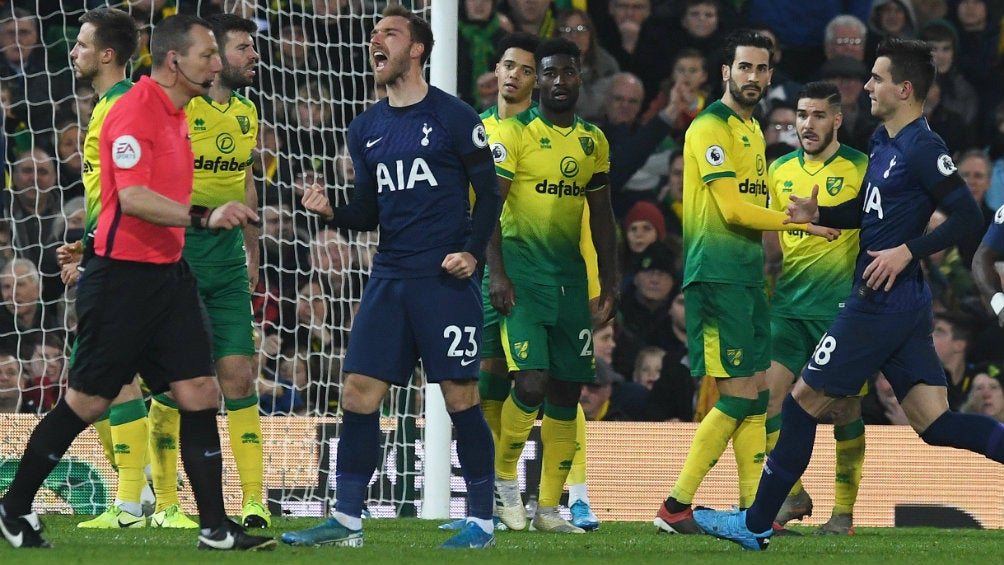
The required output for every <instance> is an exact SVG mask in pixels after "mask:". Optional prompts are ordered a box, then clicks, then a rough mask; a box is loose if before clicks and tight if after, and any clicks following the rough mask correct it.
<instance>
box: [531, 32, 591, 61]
mask: <svg viewBox="0 0 1004 565" xmlns="http://www.w3.org/2000/svg"><path fill="white" fill-rule="evenodd" d="M554 55H568V56H569V57H571V58H573V59H575V60H576V61H579V59H580V58H581V57H582V51H579V46H578V45H576V44H574V43H572V42H571V41H570V40H568V39H565V38H564V37H552V38H551V39H545V40H544V41H542V42H541V43H540V46H538V47H537V50H536V51H534V52H533V56H534V59H536V60H537V66H540V62H541V61H543V60H544V57H551V56H554Z"/></svg>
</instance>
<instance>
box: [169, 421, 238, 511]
mask: <svg viewBox="0 0 1004 565" xmlns="http://www.w3.org/2000/svg"><path fill="white" fill-rule="evenodd" d="M217 413H218V410H216V409H215V408H209V409H206V410H194V411H193V410H179V411H178V414H179V415H180V417H181V424H180V426H179V428H180V429H179V431H178V441H179V446H178V448H179V451H180V453H181V462H182V464H183V465H184V467H185V474H187V475H188V481H189V482H190V483H191V484H192V494H194V495H195V505H196V506H198V508H199V525H200V526H202V527H203V528H206V529H209V530H215V529H216V528H219V527H220V526H221V525H223V521H224V520H226V518H227V513H226V509H225V508H224V506H223V451H222V449H220V431H219V428H217V427H216V414H217Z"/></svg>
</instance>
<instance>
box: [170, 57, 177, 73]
mask: <svg viewBox="0 0 1004 565" xmlns="http://www.w3.org/2000/svg"><path fill="white" fill-rule="evenodd" d="M171 62H172V63H174V70H178V56H177V55H175V56H174V58H172V59H171Z"/></svg>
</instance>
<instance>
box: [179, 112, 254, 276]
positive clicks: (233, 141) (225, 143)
mask: <svg viewBox="0 0 1004 565" xmlns="http://www.w3.org/2000/svg"><path fill="white" fill-rule="evenodd" d="M185 115H187V116H188V131H189V135H190V136H191V138H192V152H193V153H194V154H195V177H194V184H193V187H192V204H193V205H197V206H205V207H207V208H216V207H217V206H221V205H223V204H225V203H227V202H230V201H237V202H244V197H245V194H244V193H245V189H246V185H245V179H246V175H247V174H248V172H249V171H250V167H251V163H252V162H253V161H254V155H253V152H254V148H255V144H256V143H257V140H258V110H257V109H256V108H255V105H254V103H253V102H251V101H250V100H248V99H247V98H244V97H243V96H241V95H239V94H237V93H231V94H230V98H229V99H228V100H227V102H226V103H224V104H218V103H216V102H214V101H213V99H212V98H210V97H208V96H199V97H196V98H193V99H192V100H191V102H189V103H188V104H187V105H186V106H185ZM184 256H185V259H186V260H187V261H188V262H189V263H199V264H203V265H236V264H244V263H245V261H246V254H245V251H244V234H243V232H242V231H241V230H223V231H220V232H218V233H213V232H210V231H206V230H194V229H192V228H189V229H188V231H187V232H186V233H185V251H184Z"/></svg>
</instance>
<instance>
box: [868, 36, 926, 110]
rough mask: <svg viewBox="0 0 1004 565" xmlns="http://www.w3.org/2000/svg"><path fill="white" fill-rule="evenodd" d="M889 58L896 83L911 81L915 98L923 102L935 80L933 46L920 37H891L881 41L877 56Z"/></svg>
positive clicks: (876, 52)
mask: <svg viewBox="0 0 1004 565" xmlns="http://www.w3.org/2000/svg"><path fill="white" fill-rule="evenodd" d="M879 57H885V58H887V59H889V74H890V75H891V76H892V80H893V81H894V82H896V83H903V82H907V81H909V82H910V84H912V85H913V98H914V100H917V101H918V102H923V101H924V100H925V99H926V98H927V93H928V91H929V90H931V83H933V82H934V76H935V73H936V71H935V67H934V56H933V55H932V54H931V46H930V45H928V44H927V43H926V42H924V41H921V40H919V39H899V38H896V37H889V38H887V39H884V40H882V43H879V46H878V49H877V50H876V51H875V58H876V59H877V58H879Z"/></svg>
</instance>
